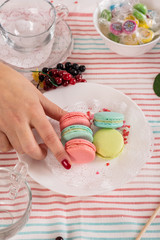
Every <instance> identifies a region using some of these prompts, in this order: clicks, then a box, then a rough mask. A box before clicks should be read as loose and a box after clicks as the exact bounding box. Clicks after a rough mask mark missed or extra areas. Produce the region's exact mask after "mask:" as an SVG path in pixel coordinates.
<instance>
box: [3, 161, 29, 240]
mask: <svg viewBox="0 0 160 240" xmlns="http://www.w3.org/2000/svg"><path fill="white" fill-rule="evenodd" d="M19 164H20V163H18V168H19ZM20 165H21V164H20ZM16 168H17V166H16ZM20 168H21V170H22V169H24V167H23V164H22V166H20ZM20 168H19V169H20ZM21 170H20V171H15V169H13V170H12V169H8V168H0V239H1V240H6V239H9V238H11V237H13V236H14V235H16V233H17V232H19V231H20V230H21V229H22V228H23V227H24V225H25V224H26V222H27V221H28V218H29V216H30V211H31V205H32V193H31V189H30V187H29V185H28V183H27V182H26V180H25V176H24V174H23V173H22V172H23V171H21Z"/></svg>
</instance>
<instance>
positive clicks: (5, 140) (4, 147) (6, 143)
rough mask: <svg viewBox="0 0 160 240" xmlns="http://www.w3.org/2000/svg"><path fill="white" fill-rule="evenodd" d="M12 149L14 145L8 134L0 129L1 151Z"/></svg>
mask: <svg viewBox="0 0 160 240" xmlns="http://www.w3.org/2000/svg"><path fill="white" fill-rule="evenodd" d="M12 149H13V147H12V146H11V144H10V142H9V140H8V138H7V136H6V134H5V133H3V132H1V131H0V151H1V152H8V151H10V150H12Z"/></svg>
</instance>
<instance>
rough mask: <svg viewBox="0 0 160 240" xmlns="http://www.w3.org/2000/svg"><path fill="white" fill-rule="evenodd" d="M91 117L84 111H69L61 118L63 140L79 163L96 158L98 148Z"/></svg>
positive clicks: (75, 161) (68, 151) (72, 158)
mask: <svg viewBox="0 0 160 240" xmlns="http://www.w3.org/2000/svg"><path fill="white" fill-rule="evenodd" d="M90 126H91V123H90V119H89V117H88V116H87V115H86V114H84V113H82V112H69V113H67V114H65V115H64V116H62V117H61V119H60V130H61V142H62V144H63V145H64V146H65V150H66V152H67V153H68V155H69V156H70V158H71V161H72V162H74V163H77V164H82V163H88V162H91V161H93V160H94V159H95V152H96V148H95V146H94V144H93V143H92V142H93V132H92V130H91V128H90Z"/></svg>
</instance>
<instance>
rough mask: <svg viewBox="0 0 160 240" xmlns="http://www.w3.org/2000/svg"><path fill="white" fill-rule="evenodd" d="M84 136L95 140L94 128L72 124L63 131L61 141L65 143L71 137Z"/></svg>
mask: <svg viewBox="0 0 160 240" xmlns="http://www.w3.org/2000/svg"><path fill="white" fill-rule="evenodd" d="M75 138H82V139H86V140H88V141H90V142H93V132H92V130H91V129H90V128H89V127H87V126H84V125H71V126H69V127H66V128H64V129H63V130H62V132H61V142H62V144H64V145H65V143H66V142H68V141H69V140H71V139H75Z"/></svg>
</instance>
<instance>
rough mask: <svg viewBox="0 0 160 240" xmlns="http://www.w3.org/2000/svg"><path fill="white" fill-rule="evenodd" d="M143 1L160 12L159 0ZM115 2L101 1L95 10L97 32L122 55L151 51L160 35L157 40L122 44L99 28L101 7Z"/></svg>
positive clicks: (111, 47) (107, 44)
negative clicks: (136, 43) (108, 36)
mask: <svg viewBox="0 0 160 240" xmlns="http://www.w3.org/2000/svg"><path fill="white" fill-rule="evenodd" d="M140 2H141V3H144V4H145V5H146V6H147V8H148V9H152V10H156V11H157V12H159V13H160V2H159V0H141V1H140ZM112 4H113V0H103V1H102V2H100V3H99V5H98V6H97V8H96V9H95V11H94V14H93V21H94V26H95V28H96V30H97V32H98V33H99V34H100V35H101V37H102V38H103V40H104V43H105V44H106V46H107V47H109V48H110V49H111V50H112V51H113V52H115V53H117V54H119V55H122V56H128V57H136V56H139V55H142V54H144V53H147V52H148V51H150V50H151V49H152V48H153V47H154V46H155V45H156V44H157V43H158V42H159V40H160V36H159V37H158V38H156V39H155V40H153V41H151V42H149V43H146V44H142V45H124V44H120V43H117V42H114V41H112V40H110V39H109V38H107V37H106V36H105V35H103V33H102V32H101V31H100V29H99V24H98V18H99V16H100V9H103V6H105V8H109V6H111V5H112Z"/></svg>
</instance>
